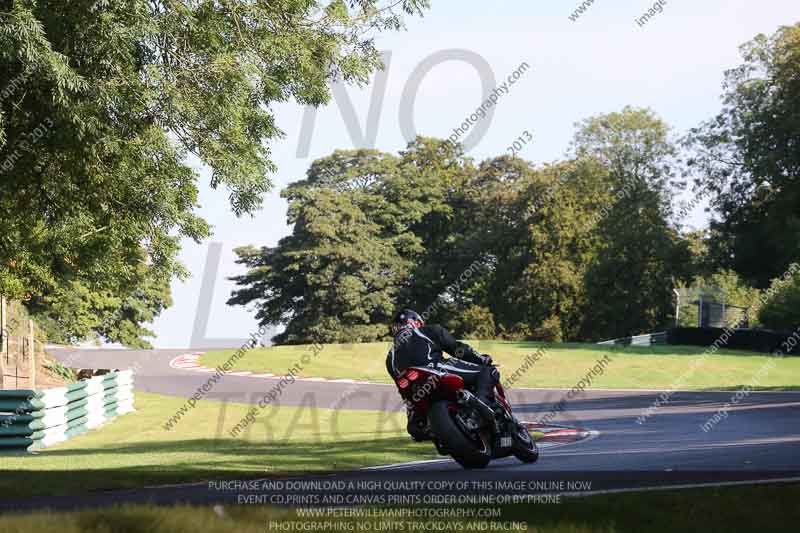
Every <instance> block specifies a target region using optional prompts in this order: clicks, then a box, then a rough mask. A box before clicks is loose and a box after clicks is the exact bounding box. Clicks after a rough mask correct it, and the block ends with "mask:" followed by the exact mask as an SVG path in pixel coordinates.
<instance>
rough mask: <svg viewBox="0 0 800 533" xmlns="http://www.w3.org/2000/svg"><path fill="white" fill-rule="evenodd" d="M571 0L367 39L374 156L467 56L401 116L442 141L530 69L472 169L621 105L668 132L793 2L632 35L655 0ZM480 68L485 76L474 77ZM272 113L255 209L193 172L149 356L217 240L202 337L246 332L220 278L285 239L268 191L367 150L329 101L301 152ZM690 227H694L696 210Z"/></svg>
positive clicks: (686, 5) (529, 150)
mask: <svg viewBox="0 0 800 533" xmlns="http://www.w3.org/2000/svg"><path fill="white" fill-rule="evenodd" d="M580 3H581V1H580V0H553V1H548V2H526V1H522V0H499V1H495V2H488V1H481V2H478V1H474V0H459V1H456V0H449V1H444V0H433V7H432V9H431V10H429V11H427V12H426V14H425V17H424V18H423V19H409V20H408V29H407V31H404V32H399V33H393V34H390V33H386V34H382V35H380V36H378V39H377V43H378V47H379V49H380V50H382V51H384V52H385V53H387V54H391V55H390V62H389V65H388V69H387V72H385V73H384V75H385V76H386V84H385V95H384V100H383V104H382V105H381V106H380V107H379V108H378V109H379V111H380V114H379V116H378V127H377V137H376V142H375V146H374V147H375V148H377V149H379V150H383V151H387V152H397V151H398V150H401V149H403V147H404V146H405V144H406V142H407V141H406V139H405V138H404V136H403V132H402V131H401V125H400V124H401V121H400V113H401V99H402V96H403V93H404V90H405V91H406V92H407V94H414V93H411V92H409V91H410V88H411V87H412V86H413V83H409V80H410V78H411V77H412V73H413V72H414V71H415V69H417V68H418V67H419V66H420V65H421V64H423V62H424V61H426V59H430V58H431V56H432V55H434V54H439V57H442V56H445V57H446V56H461V57H471V58H473V59H472V60H470V61H464V60H449V61H445V62H440V63H438V64H436V65H435V66H434V67H433V68H432V69H431V70H430V71H429V73H428V74H427V75H426V76H425V77H424V78H423V79H422V81H421V82H420V83H419V84H418V88H417V90H416V92H415V98H414V108H413V117H411V116H410V117H409V118H411V121H412V122H413V124H414V125H415V127H416V132H417V133H419V134H420V135H426V136H437V137H447V136H449V135H450V134H451V133H452V130H453V128H455V127H457V126H458V125H459V124H461V123H462V122H463V121H464V119H465V118H466V117H467V116H469V115H470V114H471V113H472V112H474V111H475V109H476V107H478V106H479V105H480V103H481V101H482V100H483V91H482V85H481V84H482V81H481V80H482V78H481V76H483V78H484V79H486V78H487V76H494V78H495V79H496V80H497V83H498V84H502V83H503V81H504V80H505V79H506V78H507V76H508V75H509V74H511V73H512V72H513V71H514V70H515V69H517V68H518V67H519V65H520V64H522V63H527V64H529V65H530V66H531V67H532V68H531V69H530V70H529V71H528V72H527V73H525V74H524V75H522V77H521V78H520V79H519V80H518V81H517V82H516V84H514V85H513V86H511V87H509V91H508V94H506V95H503V96H501V97H500V99H499V101H498V103H497V105H496V107H495V113H494V115H493V116H492V117H491V119H488V118H487V119H484V120H485V121H486V122H488V124H487V123H486V122H483V124H484V125H485V126H487V125H488V129H486V131H485V135H483V137H482V138H481V139H480V141H479V142H478V143H477V144H476V145H475V146H474V147H472V148H471V149H470V151H469V155H470V156H472V157H474V158H475V159H477V160H481V159H484V158H488V157H493V156H496V155H500V154H503V153H507V152H506V148H507V147H508V146H509V145H510V144H511V143H513V142H514V140H515V139H516V138H517V137H519V136H520V135H521V134H522V133H523V132H524V131H526V130H527V131H529V132H531V133H532V134H533V135H534V141H533V142H532V143H530V144H528V145H527V146H526V147H524V148H523V149H522V152H521V154H520V156H521V157H523V158H525V159H528V160H530V161H533V162H535V163H543V162H547V161H552V160H555V159H559V158H561V157H563V156H564V153H565V151H566V150H567V147H568V145H569V142H570V139H571V137H572V134H573V132H574V123H575V122H576V121H578V120H581V119H583V118H586V117H589V116H592V115H596V114H599V113H607V112H611V111H618V110H620V109H621V108H623V107H624V106H625V105H633V106H641V107H649V108H651V109H653V110H654V111H655V112H656V113H658V114H659V115H660V116H661V117H662V118H663V119H665V120H666V121H667V122H668V123H669V124H670V125H671V126H673V128H674V129H675V132H676V134H679V133H681V132H683V131H685V130H686V129H688V128H690V127H692V126H695V125H697V124H698V123H699V122H701V121H703V120H705V119H707V118H710V117H711V116H713V115H714V114H715V113H716V112H717V111H718V110H719V108H720V94H721V82H722V78H723V73H724V71H725V70H726V69H728V68H731V67H733V66H736V65H737V64H739V63H740V58H739V54H738V47H739V45H741V44H743V43H745V42H746V41H748V40H750V39H752V38H753V37H754V36H756V35H757V34H759V33H767V34H771V33H773V32H774V31H775V30H776V29H777V28H778V27H779V26H780V25H788V24H794V23H796V22H798V21H800V2H798V1H797V0H759V1H753V0H747V1H746V0H703V1H702V2H697V1H690V0H667V2H666V5H665V6H664V8H663V11H662V12H661V13H660V14H658V15H656V16H655V17H653V18H652V19H651V20H650V21H649V22H648V23H647V24H646V25H645V26H643V27H641V26H639V25H638V24H637V22H636V19H637V18H640V17H641V16H642V14H643V13H645V12H646V11H647V10H648V9H649V8H650V7H651V6H652V5H653V2H650V1H645V0H626V1H624V2H620V1H614V2H612V1H611V0H595V2H594V3H593V4H592V5H591V6H590V7H589V8H588V9H587V10H586V12H585V13H584V14H582V15H581V16H580V18H578V20H577V21H576V22H573V21H571V20H570V18H569V15H570V14H572V13H573V12H574V11H575V9H576V7H577V6H578V5H579V4H580ZM662 3H663V0H662ZM453 50H456V51H453ZM448 51H450V52H448ZM435 57H436V56H435ZM475 58H477V59H475ZM478 63H483V65H484V66H483V67H476V64H478ZM379 85H380V84H376V83H375V82H374V79H373V82H372V83H371V84H370V85H369V86H367V87H365V88H363V89H357V88H348V89H347V94H348V95H349V97H350V99H351V101H352V102H353V106H354V108H355V113H356V116H357V118H358V126H359V128H361V131H362V132H363V131H364V130H365V127H366V124H367V112H368V110H369V107H370V102H371V101H372V100H371V98H373V92H374V89H375V88H376V86H379ZM404 109H407V106H406V107H404ZM274 111H275V113H276V115H277V123H278V125H279V126H280V127H281V128H282V129H283V130H284V132H285V133H286V136H285V138H284V139H283V140H281V141H279V142H274V143H272V145H271V149H272V153H273V157H274V161H275V162H276V164H277V165H278V169H279V170H278V172H277V173H276V174H275V175H274V176H273V180H274V183H275V190H274V192H273V194H272V195H271V196H269V197H268V198H267V199H266V201H265V204H264V209H263V210H262V211H261V212H259V213H257V214H256V215H255V216H253V217H247V218H243V219H237V218H236V217H235V216H233V215H232V214H231V213H230V210H229V208H228V200H227V193H226V191H224V190H219V191H213V190H211V189H210V188H209V187H208V182H209V172H208V170H207V169H204V168H202V167H200V166H198V170H199V172H200V175H201V196H200V199H201V203H202V208H201V209H200V214H201V215H202V216H204V217H205V218H206V219H207V220H208V221H209V222H210V223H211V224H212V225H213V227H214V236H213V237H212V239H210V240H209V241H207V242H204V243H202V244H200V245H198V244H195V243H193V242H186V243H184V248H183V251H182V253H181V260H182V261H183V263H184V264H185V265H186V266H187V267H188V269H189V270H190V271H191V273H192V277H191V278H190V279H189V280H187V281H185V282H175V283H173V295H174V299H175V305H174V306H173V307H172V308H171V309H169V310H167V311H165V312H164V313H163V314H162V315H161V317H160V318H159V319H158V320H157V321H156V323H155V324H154V325H153V329H154V331H155V332H156V333H157V338H156V339H155V341H154V344H155V345H156V346H157V347H181V348H182V347H187V346H188V345H189V340H190V337H191V334H192V326H193V323H194V320H195V314H196V309H197V306H198V297H199V293H200V284H201V278H202V274H203V268H204V265H205V262H206V255H207V252H208V244H209V242H221V243H223V254H222V261H221V263H220V266H219V276H218V280H217V283H216V286H215V291H214V297H213V302H212V305H211V311H210V317H209V325H208V328H207V332H206V335H207V337H212V338H213V337H225V338H232V337H234V338H236V337H241V338H244V337H246V336H248V335H249V334H250V333H251V332H253V331H255V330H256V329H257V325H256V321H255V320H254V319H253V313H252V311H248V310H246V309H244V308H242V307H228V306H226V305H225V301H226V300H227V298H228V296H229V295H230V292H231V290H232V289H233V284H232V283H231V282H229V281H227V280H226V278H227V277H228V276H231V275H235V274H239V273H241V272H242V269H241V267H239V266H237V265H236V264H235V263H234V254H233V251H232V249H233V248H234V247H236V246H241V245H246V244H255V245H259V246H261V245H274V244H275V243H276V242H277V241H278V239H280V238H281V237H283V236H285V235H287V234H288V233H289V228H288V227H287V226H286V223H285V220H286V207H287V206H286V203H285V202H284V201H283V200H282V199H281V198H280V197H279V191H280V189H282V188H283V187H285V186H286V185H287V184H288V183H290V182H292V181H296V180H297V179H301V178H303V177H304V175H305V171H306V169H307V168H308V166H309V165H310V163H311V162H312V161H313V160H314V159H315V158H318V157H323V156H326V155H328V154H330V153H331V152H332V151H333V150H335V149H348V148H356V147H358V148H361V147H365V146H364V145H363V144H361V143H359V136H356V137H355V138H351V135H350V133H349V131H348V128H347V127H346V126H345V123H344V120H343V118H342V112H341V110H340V106H339V105H338V104H337V103H335V102H332V103H331V104H329V105H328V106H327V107H325V108H321V109H319V110H318V112H317V114H316V121H315V123H314V125H313V128H310V127H307V128H306V131H305V133H303V136H304V137H306V138H307V137H308V136H309V132H310V134H311V140H310V144H309V145H308V154H307V155H306V154H303V153H302V152H303V151H304V150H303V149H302V146H301V143H300V139H301V131H302V122H303V116H304V109H303V108H302V107H301V106H299V105H297V104H296V103H287V104H284V105H281V106H278V107H276V108H275V109H274ZM407 115H408V113H407ZM407 122H408V120H407ZM688 222H689V223H690V224H691V225H692V226H694V227H702V226H703V225H704V224H705V215H704V213H703V211H702V208H699V209H698V210H697V211H696V212H695V213H693V214H692V216H691V217H690V220H689V221H688Z"/></svg>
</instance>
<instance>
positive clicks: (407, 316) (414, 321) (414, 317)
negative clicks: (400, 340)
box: [391, 309, 425, 334]
mask: <svg viewBox="0 0 800 533" xmlns="http://www.w3.org/2000/svg"><path fill="white" fill-rule="evenodd" d="M423 324H425V321H424V320H422V317H421V316H419V313H417V312H416V311H412V310H411V309H403V310H402V311H400V312H399V313H397V314H396V315H394V320H393V321H392V328H391V330H392V333H394V334H397V332H398V331H400V330H402V329H405V328H408V327H411V328H418V327H420V326H422V325H423Z"/></svg>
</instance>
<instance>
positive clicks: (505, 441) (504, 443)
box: [500, 437, 511, 448]
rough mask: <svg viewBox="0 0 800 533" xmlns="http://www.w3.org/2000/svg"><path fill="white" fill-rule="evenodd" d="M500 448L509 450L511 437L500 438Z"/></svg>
mask: <svg viewBox="0 0 800 533" xmlns="http://www.w3.org/2000/svg"><path fill="white" fill-rule="evenodd" d="M500 447H501V448H510V447H511V437H500Z"/></svg>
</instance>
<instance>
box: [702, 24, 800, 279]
mask: <svg viewBox="0 0 800 533" xmlns="http://www.w3.org/2000/svg"><path fill="white" fill-rule="evenodd" d="M741 52H742V56H743V59H744V62H743V63H742V65H740V66H739V67H737V68H734V69H732V70H730V71H728V72H727V74H726V77H725V85H724V96H723V102H724V106H723V109H722V111H721V112H720V114H719V115H717V116H716V117H715V118H714V119H712V120H710V121H708V122H706V123H704V124H703V125H702V126H701V127H699V128H697V129H696V130H694V131H693V132H692V134H691V136H690V138H689V141H691V143H692V145H693V147H694V148H695V150H696V151H697V154H696V158H695V160H694V161H693V163H694V165H695V170H696V172H697V173H698V176H699V177H698V186H699V187H700V188H701V189H705V190H708V191H710V192H712V193H713V194H712V207H713V208H714V210H715V214H716V217H715V218H716V219H715V221H714V222H713V224H712V230H713V231H714V232H715V236H716V238H715V239H714V240H713V242H712V244H713V249H712V254H713V256H714V257H715V258H717V260H718V261H719V263H720V264H721V266H722V267H727V268H733V269H734V270H736V271H737V272H738V273H739V274H741V275H742V276H743V277H744V278H745V279H746V280H747V281H749V282H750V283H752V284H755V285H756V286H757V287H760V288H764V287H767V286H769V283H770V280H771V279H772V278H775V277H778V276H779V275H781V273H782V272H784V271H785V270H786V268H787V266H788V265H789V264H790V263H791V262H792V261H796V260H797V258H798V257H800V103H799V102H800V24H797V25H794V26H791V27H783V28H781V29H780V30H779V31H777V32H776V33H775V34H774V35H772V36H769V37H768V36H765V35H759V36H758V37H756V38H755V39H754V40H753V41H751V42H749V43H747V44H746V45H744V46H743V47H742V48H741Z"/></svg>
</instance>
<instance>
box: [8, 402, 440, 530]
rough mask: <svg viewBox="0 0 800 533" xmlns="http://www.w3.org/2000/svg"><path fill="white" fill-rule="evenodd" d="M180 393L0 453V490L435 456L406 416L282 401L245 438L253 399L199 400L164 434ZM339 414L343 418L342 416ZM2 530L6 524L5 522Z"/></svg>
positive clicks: (45, 491) (130, 483) (129, 483)
mask: <svg viewBox="0 0 800 533" xmlns="http://www.w3.org/2000/svg"><path fill="white" fill-rule="evenodd" d="M184 402H185V400H184V399H182V398H174V397H170V396H161V395H156V394H147V393H140V392H137V394H136V408H137V412H135V413H130V414H127V415H124V416H122V417H120V418H118V419H116V420H114V421H113V422H111V423H109V424H108V425H106V426H105V427H103V428H102V429H101V430H96V431H92V432H89V433H86V434H84V435H81V436H79V437H75V438H74V439H71V440H68V441H66V442H64V443H62V444H60V445H58V446H55V447H53V448H50V449H46V450H44V451H42V452H41V453H40V454H38V455H27V456H18V457H16V456H15V457H3V456H0V472H2V475H0V497H4V498H11V497H13V498H24V497H27V496H33V495H61V494H74V493H76V492H85V491H90V490H100V489H123V488H134V487H143V486H147V485H160V484H170V483H182V482H192V481H205V480H212V479H245V478H253V477H259V476H260V477H264V476H267V475H269V474H277V473H286V472H295V473H299V472H310V471H323V470H337V469H338V470H341V469H352V468H359V467H363V466H370V465H379V464H390V463H396V462H402V461H412V460H419V459H429V458H434V457H437V455H436V452H435V450H434V448H433V446H431V445H430V444H429V443H428V444H427V445H426V444H417V443H414V442H412V441H411V439H410V438H409V437H408V435H407V434H406V432H405V413H383V412H376V411H348V410H341V411H333V410H330V409H313V408H311V407H278V408H276V409H275V411H270V410H266V411H264V413H263V415H262V416H261V418H259V419H257V421H256V423H255V424H253V425H252V426H251V427H250V431H249V432H248V431H245V432H244V434H242V435H241V436H240V437H238V438H231V437H230V436H229V435H228V431H229V430H230V429H231V428H232V427H233V426H235V425H236V424H237V423H238V422H239V421H240V420H241V419H242V417H243V416H244V415H245V413H246V410H247V409H248V408H249V406H246V405H243V404H233V403H228V404H223V403H220V402H215V401H208V400H206V401H201V402H199V403H198V404H197V407H196V408H195V409H193V410H191V411H190V412H189V414H187V415H186V416H184V418H183V419H182V420H181V421H180V422H179V424H178V425H177V426H176V428H175V429H173V430H171V431H166V430H165V429H164V428H163V425H164V424H165V423H166V421H167V420H168V419H169V417H171V416H172V415H173V414H174V413H175V411H176V410H177V409H178V408H179V407H181V406H182V405H183V404H184ZM334 420H335V423H334ZM0 531H3V528H1V527H0Z"/></svg>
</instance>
